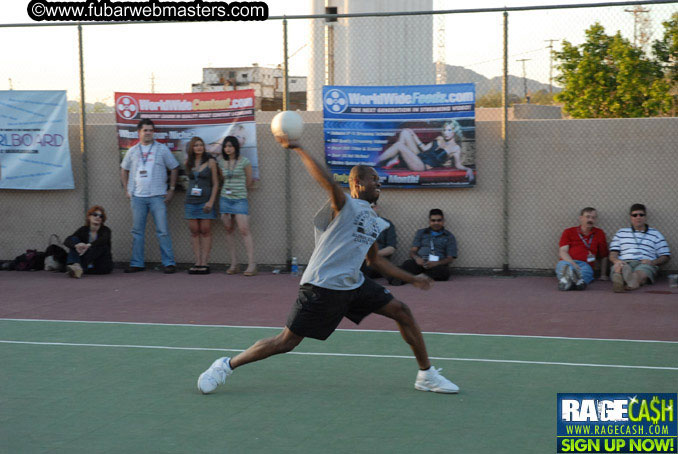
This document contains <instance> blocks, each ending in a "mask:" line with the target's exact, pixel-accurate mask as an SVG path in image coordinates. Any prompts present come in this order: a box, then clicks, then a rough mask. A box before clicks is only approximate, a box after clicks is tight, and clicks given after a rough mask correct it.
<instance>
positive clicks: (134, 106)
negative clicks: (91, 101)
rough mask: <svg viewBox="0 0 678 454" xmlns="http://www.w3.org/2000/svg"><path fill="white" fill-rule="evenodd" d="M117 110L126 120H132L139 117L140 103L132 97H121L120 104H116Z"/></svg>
mask: <svg viewBox="0 0 678 454" xmlns="http://www.w3.org/2000/svg"><path fill="white" fill-rule="evenodd" d="M115 110H117V111H118V115H120V116H121V117H122V118H124V119H125V120H131V119H133V118H135V117H136V116H137V115H139V103H138V102H137V100H136V99H134V98H132V97H131V96H127V95H124V96H121V97H119V98H118V102H116V103H115Z"/></svg>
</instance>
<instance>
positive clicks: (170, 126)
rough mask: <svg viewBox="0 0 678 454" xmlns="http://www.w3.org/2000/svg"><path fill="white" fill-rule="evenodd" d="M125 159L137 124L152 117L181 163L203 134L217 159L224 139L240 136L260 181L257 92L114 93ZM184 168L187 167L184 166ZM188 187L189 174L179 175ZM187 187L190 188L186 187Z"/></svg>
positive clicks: (158, 134) (244, 153)
mask: <svg viewBox="0 0 678 454" xmlns="http://www.w3.org/2000/svg"><path fill="white" fill-rule="evenodd" d="M115 117H116V123H117V126H118V146H119V148H120V159H121V160H122V158H123V157H124V156H125V153H126V152H127V150H129V149H130V148H131V147H132V146H134V145H135V144H136V143H137V142H138V141H139V138H138V135H137V123H139V121H140V120H142V119H144V118H148V119H150V120H152V121H153V123H154V124H155V140H157V141H158V142H161V143H164V144H165V145H167V146H168V147H169V149H170V151H172V154H174V157H175V158H176V159H177V161H179V162H180V163H182V164H183V163H184V161H186V145H187V144H188V141H189V140H191V138H193V137H195V136H198V137H200V138H201V139H202V140H203V141H204V142H205V146H206V147H207V151H208V152H209V153H211V154H212V155H214V156H217V155H220V154H221V145H222V143H223V141H224V138H225V137H228V136H235V137H236V138H237V139H238V142H240V154H241V156H245V157H247V159H249V161H250V162H251V163H252V177H253V178H254V179H255V180H258V179H259V158H258V154H257V136H256V124H255V121H254V90H236V91H211V92H201V93H117V92H116V93H115ZM182 168H183V165H182ZM179 181H180V183H185V181H187V177H186V175H185V173H184V172H180V174H179ZM181 186H184V187H185V184H181Z"/></svg>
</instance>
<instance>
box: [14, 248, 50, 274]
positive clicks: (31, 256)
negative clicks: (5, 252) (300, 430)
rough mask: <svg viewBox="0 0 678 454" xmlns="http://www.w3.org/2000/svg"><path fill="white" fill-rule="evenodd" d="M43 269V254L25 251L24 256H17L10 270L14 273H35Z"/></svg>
mask: <svg viewBox="0 0 678 454" xmlns="http://www.w3.org/2000/svg"><path fill="white" fill-rule="evenodd" d="M44 267H45V253H44V252H38V251H37V250H36V249H27V250H26V253H25V254H21V255H19V256H17V257H16V258H15V259H14V261H13V262H12V265H11V266H10V269H14V270H16V271H35V270H42V269H43V268H44Z"/></svg>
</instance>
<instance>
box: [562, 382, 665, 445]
mask: <svg viewBox="0 0 678 454" xmlns="http://www.w3.org/2000/svg"><path fill="white" fill-rule="evenodd" d="M676 396H678V394H677V393H628V394H581V393H579V394H562V393H559V394H558V410H557V411H558V413H557V417H556V418H557V419H556V420H557V452H578V453H605V452H608V453H612V452H614V453H641V452H642V453H666V452H672V453H676V452H678V451H677V450H678V438H677V437H678V412H677V409H676V403H677V402H678V399H677V398H676Z"/></svg>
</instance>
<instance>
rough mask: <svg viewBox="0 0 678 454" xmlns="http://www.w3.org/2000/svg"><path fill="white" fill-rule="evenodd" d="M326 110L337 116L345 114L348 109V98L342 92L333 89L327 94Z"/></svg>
mask: <svg viewBox="0 0 678 454" xmlns="http://www.w3.org/2000/svg"><path fill="white" fill-rule="evenodd" d="M323 101H324V103H325V109H327V111H328V112H332V113H335V114H340V113H343V112H344V111H345V110H346V109H347V108H348V96H346V93H344V92H343V91H341V90H337V89H336V88H333V89H332V90H329V91H328V92H327V93H325V99H324V100H323Z"/></svg>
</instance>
